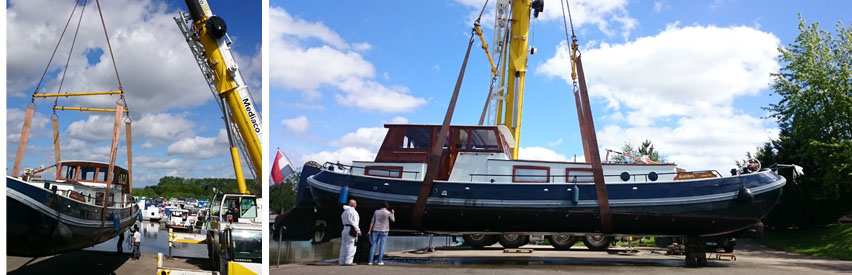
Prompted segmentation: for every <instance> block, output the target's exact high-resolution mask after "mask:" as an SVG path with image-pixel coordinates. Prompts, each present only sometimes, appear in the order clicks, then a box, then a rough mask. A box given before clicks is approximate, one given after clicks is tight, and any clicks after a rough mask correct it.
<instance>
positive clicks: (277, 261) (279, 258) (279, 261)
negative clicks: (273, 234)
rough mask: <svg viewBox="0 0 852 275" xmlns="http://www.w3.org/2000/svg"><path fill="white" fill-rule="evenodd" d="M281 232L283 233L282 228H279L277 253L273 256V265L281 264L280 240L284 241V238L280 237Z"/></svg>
mask: <svg viewBox="0 0 852 275" xmlns="http://www.w3.org/2000/svg"><path fill="white" fill-rule="evenodd" d="M285 228H286V227H285ZM283 234H284V229H283V228H282V229H281V230H278V254H277V255H278V256H276V257H275V258H276V259H275V267H278V266H280V265H281V242H282V241H284V239H283V237H282V235H283Z"/></svg>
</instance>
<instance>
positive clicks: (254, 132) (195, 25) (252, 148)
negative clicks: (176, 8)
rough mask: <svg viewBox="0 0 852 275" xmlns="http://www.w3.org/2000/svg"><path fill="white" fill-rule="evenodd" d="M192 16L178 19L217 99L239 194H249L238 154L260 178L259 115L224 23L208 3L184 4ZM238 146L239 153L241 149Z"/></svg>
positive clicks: (189, 1)
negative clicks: (235, 57) (226, 134)
mask: <svg viewBox="0 0 852 275" xmlns="http://www.w3.org/2000/svg"><path fill="white" fill-rule="evenodd" d="M185 1H186V5H187V7H188V8H189V14H185V13H182V12H181V13H180V15H179V16H178V17H175V21H176V23H177V24H178V27H179V28H180V30H181V32H182V33H183V35H184V38H185V39H186V42H187V44H189V48H190V50H191V51H192V53H193V56H194V57H195V59H196V62H197V63H198V66H199V68H200V69H201V72H202V74H203V75H204V79H205V80H206V81H207V84H208V86H209V87H210V90H211V91H212V92H213V94H214V96H216V98H217V102H218V104H219V108H220V109H221V110H222V114H223V116H224V120H225V129H226V130H227V133H228V142H229V143H230V151H231V159H232V161H233V165H234V173H235V174H236V178H237V183H238V185H239V189H240V193H243V194H248V190H247V189H246V184H245V177H244V176H243V172H242V164H241V163H240V157H239V152H242V155H243V158H244V159H245V160H246V161H247V162H248V164H249V167H250V168H251V169H249V172H250V173H251V174H252V175H253V176H254V178H255V179H258V177H257V175H260V174H261V169H262V168H261V154H262V149H261V148H262V147H261V146H262V144H261V141H260V136H262V130H261V125H262V123H261V117H260V111H259V110H258V109H257V106H256V105H255V103H254V99H252V97H251V93H250V92H249V89H248V85H246V83H245V80H244V79H243V76H242V74H241V73H240V70H239V66H237V62H236V60H235V59H234V56H233V55H232V54H231V48H230V44H231V39H230V37H229V36H228V34H227V26H226V24H225V21H224V20H223V19H222V18H220V17H218V16H215V15H213V12H212V11H211V10H210V5H209V4H208V3H207V1H206V0H185ZM237 146H239V149H238V147H237Z"/></svg>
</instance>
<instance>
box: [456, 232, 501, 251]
mask: <svg viewBox="0 0 852 275" xmlns="http://www.w3.org/2000/svg"><path fill="white" fill-rule="evenodd" d="M462 239H464V244H466V245H468V246H470V247H473V248H475V249H482V248H483V247H486V246H489V245H492V244H494V242H495V240H494V236H492V235H485V234H470V235H462Z"/></svg>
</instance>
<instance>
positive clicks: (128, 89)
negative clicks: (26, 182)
mask: <svg viewBox="0 0 852 275" xmlns="http://www.w3.org/2000/svg"><path fill="white" fill-rule="evenodd" d="M72 3H73V1H71V2H56V1H48V0H27V1H18V0H12V1H10V3H9V5H8V9H7V21H6V22H7V24H8V25H7V27H6V30H7V31H8V32H7V40H8V41H16V42H15V43H8V44H7V45H6V46H7V52H8V55H7V57H8V59H7V68H9V70H8V74H7V77H8V84H7V87H6V88H7V91H8V94H9V95H12V96H22V95H24V94H28V93H29V92H30V90H29V89H31V87H32V86H33V85H35V84H36V82H37V81H38V78H39V77H41V73H42V71H43V70H44V66H45V65H46V64H44V63H42V62H34V61H37V60H45V58H46V56H47V55H48V54H50V53H51V52H52V51H53V47H54V46H55V45H56V44H55V42H56V39H57V37H58V35H59V34H60V33H61V31H62V28H63V27H64V25H65V21H66V20H67V18H68V12H69V11H70V10H71V9H72V7H73V4H72ZM94 4H95V3H93V2H91V1H90V2H89V4H88V5H89V6H88V7H86V14H85V15H84V16H83V22H82V24H81V26H80V31H79V37H77V43H76V46H75V51H74V55H73V56H72V58H71V63H70V65H69V67H68V72H67V75H66V77H65V83H64V84H63V88H62V90H63V91H68V92H74V91H104V90H114V89H117V88H118V84H117V82H116V78H115V73H114V71H113V67H112V61H111V59H110V57H109V50H108V49H107V48H106V43H105V41H104V38H103V30H102V26H101V22H100V19H99V18H98V16H96V14H97V11H96V8H95V7H94ZM45 7H50V8H49V9H45ZM101 8H102V9H103V16H104V20H105V22H106V25H107V28H108V31H109V35H110V42H111V43H112V49H113V52H114V53H115V62H116V63H117V65H118V70H119V73H120V75H121V76H123V78H122V79H121V81H122V85H123V88H124V91H125V93H126V95H127V102H128V103H129V105H130V106H129V108H130V110H131V111H132V112H133V113H134V114H137V115H138V114H140V113H145V112H160V111H163V110H167V109H170V108H188V107H194V106H199V105H202V104H204V103H206V102H208V101H209V100H210V99H213V97H212V96H211V94H210V91H209V89H208V86H207V84H206V83H205V82H204V79H203V77H202V75H201V72H200V71H199V70H198V66H197V65H196V63H195V60H194V58H193V57H192V55H191V53H190V51H189V49H188V48H187V45H186V42H185V40H184V38H183V37H182V35H181V34H180V32H179V31H178V30H177V26H175V23H174V20H172V17H173V16H175V15H176V11H175V10H174V9H170V8H169V7H168V6H167V5H166V4H165V3H162V2H159V1H154V0H142V1H136V0H132V1H131V0H116V1H109V2H108V3H102V4H101ZM72 27H74V25H73V24H72V26H70V27H69V28H72ZM72 30H73V29H72ZM69 33H70V31H69ZM70 40H71V39H70V38H69V35H68V34H67V33H66V37H65V39H63V43H62V44H63V45H62V46H61V47H60V50H59V51H58V52H57V55H56V58H54V62H53V65H52V68H51V71H52V72H53V71H55V70H61V67H62V66H64V62H61V61H64V60H65V59H66V58H67V49H68V48H69V46H70ZM93 49H98V50H100V51H102V52H103V54H102V55H101V56H100V57H98V58H97V60H96V63H95V64H93V65H88V61H87V58H86V56H85V53H86V52H87V51H91V50H93ZM258 52H259V51H258ZM60 60H61V61H60ZM58 82H59V81H58V79H50V80H48V81H47V82H46V83H45V84H44V85H42V87H41V88H42V89H41V90H42V92H56V91H57V89H58ZM164 83H166V84H167V85H165V84H164ZM115 100H116V97H115V96H98V97H81V98H78V99H72V100H71V101H73V102H77V103H79V104H80V105H82V106H86V107H101V108H113V107H115Z"/></svg>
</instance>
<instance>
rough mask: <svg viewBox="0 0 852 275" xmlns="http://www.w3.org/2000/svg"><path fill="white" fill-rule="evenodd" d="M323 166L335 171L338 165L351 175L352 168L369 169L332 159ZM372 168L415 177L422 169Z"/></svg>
mask: <svg viewBox="0 0 852 275" xmlns="http://www.w3.org/2000/svg"><path fill="white" fill-rule="evenodd" d="M377 166H387V165H377ZM322 167H323V168H324V169H326V170H329V171H334V169H335V168H334V167H337V169H340V170H341V171H344V172H347V171H348V172H347V173H349V174H350V175H351V174H352V169H364V170H365V171H366V169H367V167H366V166H355V165H349V164H342V163H339V162H337V163H334V162H330V161H326V162H325V163H323V165H322ZM370 170H378V171H387V172H400V173H402V174H414V177H415V178H417V176H419V175H420V171H405V170H391V169H382V168H370Z"/></svg>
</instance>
